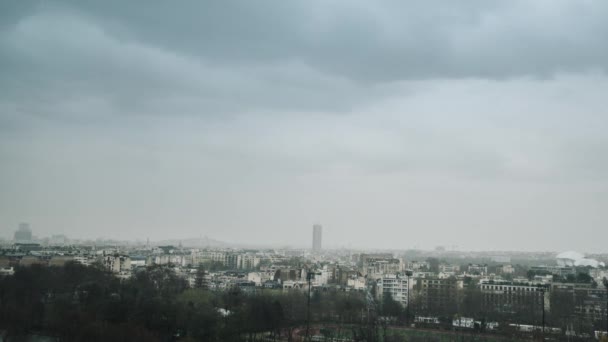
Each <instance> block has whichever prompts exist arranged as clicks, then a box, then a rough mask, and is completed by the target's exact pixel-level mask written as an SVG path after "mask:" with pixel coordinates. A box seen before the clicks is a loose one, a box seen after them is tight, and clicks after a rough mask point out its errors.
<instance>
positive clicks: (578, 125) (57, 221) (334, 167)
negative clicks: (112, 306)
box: [0, 0, 608, 252]
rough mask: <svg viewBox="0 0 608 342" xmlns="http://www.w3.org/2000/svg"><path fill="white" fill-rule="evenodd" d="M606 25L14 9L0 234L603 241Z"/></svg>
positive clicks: (474, 245) (259, 11)
mask: <svg viewBox="0 0 608 342" xmlns="http://www.w3.org/2000/svg"><path fill="white" fill-rule="evenodd" d="M178 5H179V6H178ZM607 36H608V2H605V1H599V0H598V1H593V0H591V1H566V0H557V1H546V0H542V1H523V0H521V1H509V2H500V1H470V2H465V3H457V2H451V1H439V0H437V1H424V2H398V1H380V2H366V1H352V0H348V1H347V0H342V1H333V2H329V3H328V2H324V1H289V2H285V1H280V2H270V1H256V2H248V1H226V2H224V1H222V2H207V1H183V2H180V3H179V4H177V3H173V2H145V4H144V3H142V2H137V1H129V2H123V1H101V2H97V1H69V0H66V1H18V2H11V1H7V2H2V3H0V73H1V74H2V77H1V78H0V90H1V92H0V236H1V237H5V238H9V239H10V238H11V237H12V234H13V232H14V231H15V229H16V228H17V225H18V223H19V222H28V223H30V224H31V227H32V230H33V232H34V234H35V235H38V236H48V235H51V234H65V235H67V236H68V237H70V238H83V237H90V238H93V239H94V238H96V237H106V238H111V239H129V240H135V239H140V240H145V239H146V238H150V239H151V240H164V239H179V238H189V237H194V238H196V237H201V236H208V237H209V238H213V239H217V240H220V241H226V242H234V243H251V244H273V245H280V244H285V245H294V246H296V245H297V246H309V245H310V244H311V242H312V225H313V223H315V222H320V223H321V224H322V225H323V227H324V229H323V244H324V245H326V246H348V245H351V246H358V247H366V248H378V249H408V248H412V247H415V246H420V247H422V248H425V249H432V248H434V247H435V246H458V248H459V249H461V250H522V251H533V250H539V251H542V250H545V251H563V250H579V251H582V252H606V241H608V229H606V225H607V224H606V223H607V222H608V134H606V131H607V129H608V112H607V110H606V94H608V74H607V70H608V44H606V37H607Z"/></svg>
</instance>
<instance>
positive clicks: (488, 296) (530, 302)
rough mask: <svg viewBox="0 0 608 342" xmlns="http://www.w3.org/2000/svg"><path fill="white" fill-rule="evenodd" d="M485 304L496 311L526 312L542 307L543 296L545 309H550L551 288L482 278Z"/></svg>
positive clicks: (481, 287) (481, 285)
mask: <svg viewBox="0 0 608 342" xmlns="http://www.w3.org/2000/svg"><path fill="white" fill-rule="evenodd" d="M479 288H480V290H481V293H482V299H483V305H484V307H485V309H486V310H491V311H496V312H525V311H529V310H530V309H531V308H541V307H542V306H541V305H542V303H543V296H544V297H545V298H544V304H545V310H547V311H549V309H550V307H551V306H550V301H549V289H548V288H546V287H543V286H541V285H540V284H536V283H517V282H515V281H513V282H509V281H492V280H482V281H481V282H480V283H479Z"/></svg>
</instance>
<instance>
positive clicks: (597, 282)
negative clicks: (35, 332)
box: [0, 223, 608, 341]
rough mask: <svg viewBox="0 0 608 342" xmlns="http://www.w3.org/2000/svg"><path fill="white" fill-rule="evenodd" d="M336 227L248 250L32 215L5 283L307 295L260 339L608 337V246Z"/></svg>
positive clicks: (49, 298)
mask: <svg viewBox="0 0 608 342" xmlns="http://www.w3.org/2000/svg"><path fill="white" fill-rule="evenodd" d="M324 228H325V227H323V226H322V225H321V224H318V223H316V224H314V225H312V227H311V244H310V248H305V249H278V248H260V249H243V248H235V247H230V244H229V243H220V242H218V241H215V240H212V239H208V238H205V239H191V240H186V241H184V243H182V242H181V241H180V242H178V244H177V245H161V244H158V243H154V242H150V241H149V240H148V241H146V242H145V243H143V244H142V243H133V242H116V241H114V242H112V241H104V240H101V239H97V240H96V241H92V242H91V241H89V242H79V241H78V242H73V241H71V240H70V239H68V238H67V237H66V236H64V235H53V236H51V237H49V238H42V239H41V238H36V237H35V236H34V235H33V231H32V229H31V228H30V225H29V224H28V223H20V224H19V225H18V228H17V229H16V231H15V232H14V239H13V241H4V242H3V245H2V250H1V255H0V276H1V277H2V278H1V279H0V286H2V287H3V288H4V287H8V289H9V291H10V286H7V282H8V283H9V284H10V281H9V279H10V278H14V277H27V276H28V272H34V270H36V269H38V268H40V267H44V268H48V269H51V270H54V269H60V268H71V267H76V270H78V269H79V267H84V268H89V269H94V270H95V271H96V272H101V273H102V274H104V275H107V276H108V277H111V278H113V279H116V280H118V281H119V282H120V283H130V282H134V283H135V282H140V281H141V279H142V278H144V277H149V276H150V275H151V274H154V272H166V274H165V275H164V276H167V275H170V276H171V278H169V279H172V281H174V282H175V283H176V284H180V286H181V287H182V288H181V290H179V291H180V293H179V295H178V296H185V297H190V296H195V294H197V293H199V295H200V294H201V293H213V295H214V296H220V297H222V296H228V298H230V297H231V296H234V297H235V298H237V297H241V300H243V299H242V297H245V298H257V297H262V298H274V297H276V296H283V297H285V298H289V296H299V297H296V298H299V299H300V300H301V302H300V303H299V305H300V307H299V309H298V310H299V311H298V310H295V311H290V309H288V308H282V309H281V310H280V318H278V317H273V318H272V319H275V318H276V319H278V321H277V322H273V324H277V325H276V326H273V328H272V329H268V328H262V329H261V330H259V329H254V331H253V332H254V333H255V337H247V338H249V339H253V340H260V341H262V340H264V341H265V340H277V341H280V340H290V341H300V340H303V341H306V340H313V341H334V340H336V341H337V340H339V341H345V340H348V341H350V340H352V341H357V340H365V341H367V340H376V339H379V340H381V341H389V340H390V341H393V340H395V341H397V340H400V339H404V338H409V339H413V340H416V338H419V339H421V340H424V338H427V339H428V338H431V339H432V337H431V336H434V335H433V334H432V333H429V331H430V332H433V333H434V334H435V335H436V336H443V337H444V338H447V339H457V338H458V339H460V338H467V337H468V338H477V339H479V338H482V339H486V340H489V341H493V340H494V339H496V340H499V339H500V338H504V337H510V338H513V339H535V338H539V337H542V338H546V339H564V338H566V339H568V340H588V339H598V338H601V337H602V336H603V335H605V331H606V330H605V327H606V324H607V323H606V322H607V321H606V320H607V319H608V316H607V315H608V312H607V310H606V308H607V305H608V280H607V278H608V268H607V267H606V261H608V253H604V254H594V255H584V254H581V253H578V252H575V251H564V252H560V253H552V252H497V251H495V252H467V251H460V250H451V249H447V248H445V247H442V246H438V247H436V248H435V249H433V250H402V251H387V250H349V249H325V248H323V247H322V246H323V231H324ZM72 272H73V271H72ZM144 275H145V276H144ZM29 276H30V277H31V274H30V275H29ZM165 281H168V280H166V279H165ZM43 288H44V289H45V290H44V291H45V292H43V293H42V295H43V296H44V297H45V298H46V299H45V300H44V305H45V306H52V305H53V304H52V303H53V301H54V300H56V299H57V298H58V297H56V296H59V295H60V293H57V291H58V289H56V288H53V287H52V286H50V284H49V288H46V287H43ZM72 291H75V292H73V293H69V296H76V297H74V298H73V300H72V305H74V306H80V305H85V304H86V298H85V299H82V298H80V296H82V295H84V296H85V297H86V296H87V295H88V294H87V293H88V292H87V291H88V290H83V289H79V288H76V289H73V290H72ZM79 291H80V292H79ZM83 291H84V292H83ZM83 293H84V294H83ZM3 294H4V295H3V296H0V299H1V300H2V304H3V306H2V307H3V312H2V315H3V320H2V321H3V322H13V323H15V325H16V326H17V325H19V324H17V322H15V321H14V320H15V317H14V316H12V314H11V305H15V304H16V303H14V299H13V301H11V299H9V298H7V297H6V296H7V294H6V292H3ZM111 295H118V293H114V294H111ZM345 296H346V299H344V297H345ZM336 299H342V300H345V303H349V305H351V306H352V307H350V308H348V309H349V310H347V311H349V312H348V315H351V316H350V317H345V316H343V315H344V312H340V310H341V309H340V307H324V305H322V304H321V301H334V300H336ZM224 300H226V299H224ZM349 301H352V303H351V302H349ZM218 303H219V302H218ZM277 303H279V304H277ZM305 303H306V305H304V304H305ZM292 304H293V303H292ZM258 305H260V304H259V303H258ZM274 305H279V306H280V305H281V304H280V302H279V301H275V304H274ZM336 305H337V304H336ZM343 305H344V304H343ZM349 305H347V307H348V306H349ZM321 308H323V309H321ZM342 309H344V310H346V309H345V308H342ZM215 310H216V311H215V312H213V313H212V314H215V315H217V316H218V317H222V316H223V317H224V318H226V319H228V318H229V317H231V316H232V315H236V312H235V311H237V310H239V308H233V309H231V308H230V307H229V306H228V302H224V306H223V307H222V306H219V305H218V306H217V307H215ZM324 310H329V311H328V312H324ZM29 314H33V315H34V316H35V315H36V313H35V312H30V313H29ZM11 316H12V317H11ZM271 316H272V315H271ZM9 317H10V318H9ZM23 318H24V317H23ZM32 319H33V320H34V321H31V320H32ZM170 319H175V320H176V321H175V322H173V324H175V325H174V326H173V329H174V331H172V332H171V333H172V334H173V336H172V338H173V339H177V340H179V337H180V336H181V334H190V333H194V332H190V331H188V328H186V327H184V326H182V325H181V324H183V322H180V318H179V317H172V318H170ZM269 319H271V318H269ZM35 320H36V318H34V317H32V318H30V319H28V321H29V324H36V323H37V324H42V322H36V321H35ZM180 323H181V324H180ZM4 328H7V327H6V326H5V327H4ZM154 329H155V328H154V327H151V330H154ZM217 329H218V330H221V329H220V328H217ZM203 330H204V329H203ZM233 333H234V334H236V335H232V336H231V335H230V333H226V332H220V331H217V332H215V334H218V335H217V336H215V337H211V336H209V335H205V334H203V335H201V336H199V338H200V337H203V336H204V339H205V338H206V339H211V340H212V339H213V338H216V339H220V340H224V339H226V340H228V339H239V338H241V337H242V335H247V334H248V333H252V332H251V331H250V332H247V328H243V329H242V330H238V329H237V331H236V332H233ZM5 334H6V332H5ZM425 334H429V335H428V336H427V335H425ZM419 336H426V337H419ZM129 338H135V339H138V338H142V336H131V337H129ZM147 338H149V337H145V339H147ZM493 338H494V339H493Z"/></svg>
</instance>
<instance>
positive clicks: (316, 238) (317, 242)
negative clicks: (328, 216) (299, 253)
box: [312, 224, 323, 251]
mask: <svg viewBox="0 0 608 342" xmlns="http://www.w3.org/2000/svg"><path fill="white" fill-rule="evenodd" d="M322 234H323V227H322V226H321V225H320V224H315V225H313V226H312V250H313V251H320V250H321V248H322V246H321V238H322Z"/></svg>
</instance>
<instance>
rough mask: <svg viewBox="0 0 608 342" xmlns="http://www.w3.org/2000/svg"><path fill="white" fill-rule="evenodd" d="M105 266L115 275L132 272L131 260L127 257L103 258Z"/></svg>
mask: <svg viewBox="0 0 608 342" xmlns="http://www.w3.org/2000/svg"><path fill="white" fill-rule="evenodd" d="M103 265H104V266H105V267H106V268H107V269H108V270H110V271H112V272H113V273H117V274H119V273H125V272H127V273H130V272H131V258H129V257H128V256H126V255H118V254H116V255H106V256H105V257H103Z"/></svg>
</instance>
